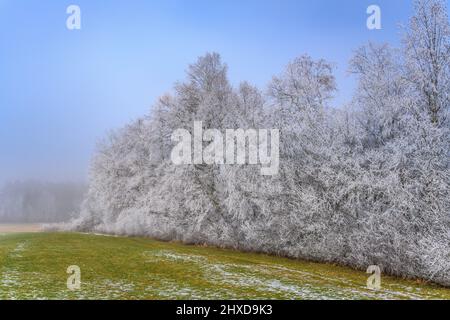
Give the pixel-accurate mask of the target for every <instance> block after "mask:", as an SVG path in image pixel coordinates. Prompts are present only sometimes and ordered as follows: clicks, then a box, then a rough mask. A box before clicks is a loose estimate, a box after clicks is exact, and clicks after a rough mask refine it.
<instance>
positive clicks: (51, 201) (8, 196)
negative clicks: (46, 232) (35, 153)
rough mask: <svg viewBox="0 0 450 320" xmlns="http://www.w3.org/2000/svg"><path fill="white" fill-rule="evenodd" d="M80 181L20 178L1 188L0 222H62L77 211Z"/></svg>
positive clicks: (81, 191)
mask: <svg viewBox="0 0 450 320" xmlns="http://www.w3.org/2000/svg"><path fill="white" fill-rule="evenodd" d="M84 192H85V186H84V185H83V184H81V183H51V182H39V181H21V182H13V183H7V184H5V185H4V186H3V188H1V189H0V223H1V222H4V223H5V222H14V223H35V222H43V223H46V222H63V221H67V220H69V219H70V218H71V217H72V216H73V214H74V213H76V212H78V211H79V208H80V205H81V202H82V200H83V195H84Z"/></svg>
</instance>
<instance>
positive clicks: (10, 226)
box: [0, 223, 42, 233]
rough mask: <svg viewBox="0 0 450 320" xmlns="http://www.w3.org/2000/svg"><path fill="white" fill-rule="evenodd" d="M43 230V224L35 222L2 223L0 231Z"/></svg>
mask: <svg viewBox="0 0 450 320" xmlns="http://www.w3.org/2000/svg"><path fill="white" fill-rule="evenodd" d="M40 231H42V225H41V224H38V223H34V224H13V223H11V224H9V223H6V224H1V223H0V233H23V232H27V233H28V232H40Z"/></svg>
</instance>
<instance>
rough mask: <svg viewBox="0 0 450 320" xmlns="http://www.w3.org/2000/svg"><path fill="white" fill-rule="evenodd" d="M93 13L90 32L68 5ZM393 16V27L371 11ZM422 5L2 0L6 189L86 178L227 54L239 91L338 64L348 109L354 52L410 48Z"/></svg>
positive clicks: (1, 150)
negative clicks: (196, 72)
mask: <svg viewBox="0 0 450 320" xmlns="http://www.w3.org/2000/svg"><path fill="white" fill-rule="evenodd" d="M70 4H76V5H79V6H80V8H81V13H82V16H81V23H82V29H81V30H74V31H70V30H68V29H67V28H66V19H67V17H68V15H67V14H66V8H67V7H68V6H69V5H70ZM370 4H378V5H379V6H380V7H381V9H382V28H383V29H382V30H380V31H369V30H368V29H367V28H366V19H367V14H366V9H367V7H368V5H370ZM411 7H412V4H411V2H410V1H406V0H405V1H402V0H394V1H392V0H386V1H365V0H341V1H335V0H327V1H325V0H308V1H303V0H296V1H283V0H281V1H280V0H273V1H267V0H264V1H263V0H261V1H246V0H240V1H230V0H220V1H219V0H208V1H206V0H202V1H195V0H184V1H174V0H172V1H167V0H164V1H162V0H161V1H150V0H147V1H138V0H128V1H122V0H120V1H114V0H109V1H100V0H86V1H84V0H73V1H63V0H58V1H55V0H40V1H37V0H36V1H31V0H29V1H25V0H0V183H1V182H3V181H5V180H14V179H24V178H35V179H47V180H82V179H84V177H85V175H86V172H87V167H88V164H89V159H90V156H91V154H92V151H93V150H94V147H95V143H96V141H97V140H98V139H99V138H101V137H102V136H104V134H105V133H106V132H107V131H108V130H109V129H113V128H117V127H120V126H122V125H124V124H125V123H126V122H128V121H129V120H130V119H134V118H136V117H138V116H140V115H143V114H144V113H146V112H147V111H148V109H149V108H150V107H151V105H152V104H153V102H154V101H155V100H156V99H157V97H158V96H159V95H161V94H163V93H164V92H166V91H168V90H170V89H171V87H172V84H173V83H174V82H175V81H177V80H182V79H183V77H184V71H185V70H186V67H187V65H188V64H189V63H191V62H194V61H195V60H196V57H198V56H199V55H202V54H204V53H205V52H207V51H216V52H219V53H220V54H221V55H222V57H223V59H224V61H225V62H227V63H228V65H229V75H230V78H231V80H232V82H233V83H234V84H237V83H238V82H239V81H241V80H248V81H250V82H252V83H254V84H256V85H258V86H260V87H262V88H263V87H264V86H265V85H266V84H267V83H268V81H269V80H270V79H271V77H272V75H273V74H276V73H279V72H280V71H281V70H282V68H283V66H284V65H286V63H287V62H288V61H289V60H291V59H292V58H294V57H296V56H298V55H300V54H302V53H309V54H310V55H312V56H313V57H314V58H325V59H327V60H329V61H331V62H334V63H335V64H336V67H337V70H336V76H337V81H338V85H339V90H340V91H339V94H338V95H337V97H336V99H335V101H334V104H335V105H336V106H338V105H341V104H342V103H344V102H345V101H348V100H349V98H350V95H351V90H352V87H353V80H352V79H351V78H349V77H348V76H347V75H346V70H347V63H348V60H349V59H350V57H351V55H352V51H353V50H354V49H356V48H357V47H359V46H360V45H362V44H364V43H366V42H367V41H369V40H374V41H378V42H391V43H393V44H397V43H398V42H399V28H398V23H400V22H406V21H407V18H408V16H409V15H410V13H411Z"/></svg>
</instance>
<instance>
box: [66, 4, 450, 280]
mask: <svg viewBox="0 0 450 320" xmlns="http://www.w3.org/2000/svg"><path fill="white" fill-rule="evenodd" d="M401 33H402V41H401V44H400V45H398V46H391V45H389V44H385V43H373V42H371V43H368V44H365V45H363V46H361V47H360V48H355V51H354V54H353V57H352V59H351V60H350V62H349V72H351V73H352V74H353V75H354V76H355V77H356V78H357V81H358V83H357V86H356V88H355V91H354V93H353V98H352V101H351V103H350V104H348V105H346V106H342V107H341V108H333V107H332V106H331V105H330V103H331V99H332V97H333V96H334V95H335V94H336V88H337V81H336V77H335V68H334V66H333V64H332V63H330V62H328V61H326V60H322V59H314V58H312V57H311V56H309V55H308V54H304V55H301V56H299V57H297V58H295V59H293V60H292V61H290V62H289V63H287V65H286V66H285V68H284V69H283V70H280V71H279V72H278V74H276V75H275V76H274V77H273V78H272V80H271V81H270V83H269V84H268V85H267V86H265V87H261V88H258V87H256V86H253V85H252V84H250V83H248V82H242V83H240V84H237V85H233V84H231V83H230V81H229V77H228V74H229V70H228V66H227V65H226V64H225V63H224V62H223V61H222V59H221V57H220V56H219V54H217V53H207V54H205V55H204V56H202V57H200V58H198V60H197V61H196V62H194V63H193V64H191V65H189V67H188V68H187V71H186V77H185V79H184V80H183V81H180V82H177V83H176V85H175V86H174V88H173V90H172V91H171V92H169V93H167V94H165V95H163V96H162V97H161V98H160V99H159V100H158V102H157V103H156V104H155V105H154V106H153V108H152V109H151V111H150V112H149V113H148V114H146V115H143V116H142V117H141V118H139V119H137V120H136V121H134V122H131V123H129V124H128V125H127V126H125V127H124V128H122V129H120V130H117V131H115V132H113V133H112V134H111V135H109V136H107V137H106V138H105V139H104V140H103V142H102V143H101V144H100V145H99V147H98V149H97V151H96V153H95V156H94V158H93V161H92V166H91V169H90V178H89V190H88V194H87V197H86V199H85V202H84V204H83V207H82V210H81V214H80V216H79V217H78V218H76V219H75V220H73V221H72V222H71V223H69V224H65V225H64V228H66V229H70V230H80V231H91V232H104V233H113V234H123V235H143V236H150V237H155V238H159V239H164V240H180V241H183V242H186V243H199V244H202V243H207V244H211V245H217V246H224V247H232V248H237V249H243V250H253V251H258V252H267V253H272V254H279V255H285V256H289V257H296V258H305V259H311V260H319V261H328V262H335V263H340V264H345V265H349V266H352V267H356V268H361V269H364V270H365V269H366V268H367V266H369V265H379V266H380V267H381V268H382V270H383V272H384V273H389V274H393V275H400V276H406V277H420V278H424V279H427V280H431V281H435V282H438V283H441V284H444V285H450V262H449V261H450V246H449V243H450V214H449V213H450V194H449V179H450V175H449V173H450V171H449V159H450V158H449V152H450V140H449V138H450V137H449V129H450V122H449V121H450V119H449V109H450V97H449V95H448V92H450V28H449V20H448V15H447V9H446V3H445V2H444V1H439V0H419V1H416V2H415V7H414V14H413V16H412V17H411V19H410V21H409V23H408V25H407V26H406V27H405V28H404V29H402V30H401ZM230 67H233V66H230ZM195 121H202V124H203V127H204V129H209V128H215V129H218V130H220V131H224V130H226V129H236V128H242V129H248V128H269V129H270V128H277V129H279V130H280V164H279V172H278V175H274V176H262V175H260V172H259V169H260V168H259V167H258V166H254V165H242V166H216V165H207V164H195V165H174V164H173V163H172V161H171V160H170V154H171V151H172V148H173V145H174V143H173V141H171V139H170V138H171V135H172V133H173V132H174V131H175V130H178V129H180V128H181V129H185V130H187V131H189V132H192V130H193V124H194V122H195Z"/></svg>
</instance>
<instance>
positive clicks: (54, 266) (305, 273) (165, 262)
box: [0, 233, 450, 299]
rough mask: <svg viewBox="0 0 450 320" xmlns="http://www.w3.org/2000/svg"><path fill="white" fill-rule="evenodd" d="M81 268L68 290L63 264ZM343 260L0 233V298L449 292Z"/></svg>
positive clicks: (428, 295) (426, 295)
mask: <svg viewBox="0 0 450 320" xmlns="http://www.w3.org/2000/svg"><path fill="white" fill-rule="evenodd" d="M70 265H78V266H79V267H80V268H81V289H80V290H79V291H70V290H68V289H67V286H66V282H67V277H68V276H69V275H68V274H67V273H66V270H67V267H68V266H70ZM367 277H368V275H367V274H366V273H364V272H360V271H355V270H352V269H349V268H344V267H339V266H334V265H329V264H320V263H311V262H304V261H297V260H290V259H284V258H278V257H272V256H267V255H262V254H252V253H242V252H236V251H233V250H225V249H217V248H210V247H197V246H186V245H182V244H179V243H165V242H158V241H153V240H150V239H143V238H121V237H107V236H99V235H86V234H76V233H35V234H31V233H30V234H7V235H0V299H449V298H450V289H446V288H442V287H439V286H435V285H431V284H426V283H420V282H416V281H409V280H401V279H397V278H392V277H387V276H383V277H382V284H381V285H382V288H381V290H379V291H373V290H369V289H367V288H366V280H367Z"/></svg>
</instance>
